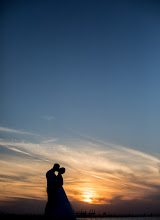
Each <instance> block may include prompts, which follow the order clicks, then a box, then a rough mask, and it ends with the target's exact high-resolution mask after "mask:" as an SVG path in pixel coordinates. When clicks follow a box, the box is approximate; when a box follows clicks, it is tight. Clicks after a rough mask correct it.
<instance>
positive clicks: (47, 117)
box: [41, 115, 56, 121]
mask: <svg viewBox="0 0 160 220" xmlns="http://www.w3.org/2000/svg"><path fill="white" fill-rule="evenodd" d="M41 118H42V119H44V120H47V121H51V120H55V119H56V117H55V116H53V115H43V116H41Z"/></svg>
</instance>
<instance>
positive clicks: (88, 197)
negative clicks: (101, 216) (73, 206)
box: [83, 194, 93, 203]
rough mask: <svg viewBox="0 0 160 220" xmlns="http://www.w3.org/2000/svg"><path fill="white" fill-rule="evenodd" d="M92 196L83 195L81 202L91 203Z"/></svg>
mask: <svg viewBox="0 0 160 220" xmlns="http://www.w3.org/2000/svg"><path fill="white" fill-rule="evenodd" d="M92 197H93V195H92V194H88V195H83V198H84V199H83V201H84V202H88V203H92V202H93V198H92Z"/></svg>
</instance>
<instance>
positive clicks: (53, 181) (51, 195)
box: [45, 163, 60, 216]
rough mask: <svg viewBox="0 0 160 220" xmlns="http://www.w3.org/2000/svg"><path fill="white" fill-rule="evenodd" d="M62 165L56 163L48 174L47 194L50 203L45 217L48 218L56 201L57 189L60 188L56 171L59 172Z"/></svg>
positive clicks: (47, 205)
mask: <svg viewBox="0 0 160 220" xmlns="http://www.w3.org/2000/svg"><path fill="white" fill-rule="evenodd" d="M59 168H60V165H59V164H57V163H55V164H54V166H53V168H52V169H51V170H49V171H48V172H47V173H46V178H47V194H48V202H47V204H46V209H45V215H46V216H48V215H49V212H50V210H51V207H52V206H53V205H54V203H55V201H56V188H57V186H58V181H57V176H56V175H55V171H59Z"/></svg>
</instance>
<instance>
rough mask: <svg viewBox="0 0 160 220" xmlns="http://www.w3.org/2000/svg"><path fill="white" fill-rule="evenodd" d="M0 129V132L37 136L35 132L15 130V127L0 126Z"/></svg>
mask: <svg viewBox="0 0 160 220" xmlns="http://www.w3.org/2000/svg"><path fill="white" fill-rule="evenodd" d="M0 131H1V132H7V133H14V134H22V135H33V136H39V135H38V134H35V133H31V132H27V131H22V130H17V129H12V128H6V127H0Z"/></svg>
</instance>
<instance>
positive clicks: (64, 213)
mask: <svg viewBox="0 0 160 220" xmlns="http://www.w3.org/2000/svg"><path fill="white" fill-rule="evenodd" d="M50 217H52V218H54V219H55V220H76V218H75V215H74V211H73V209H72V207H71V204H70V202H69V200H68V198H67V195H66V193H65V191H64V189H63V187H62V186H59V187H57V189H56V202H55V204H54V205H53V207H52V209H51V210H50Z"/></svg>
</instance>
